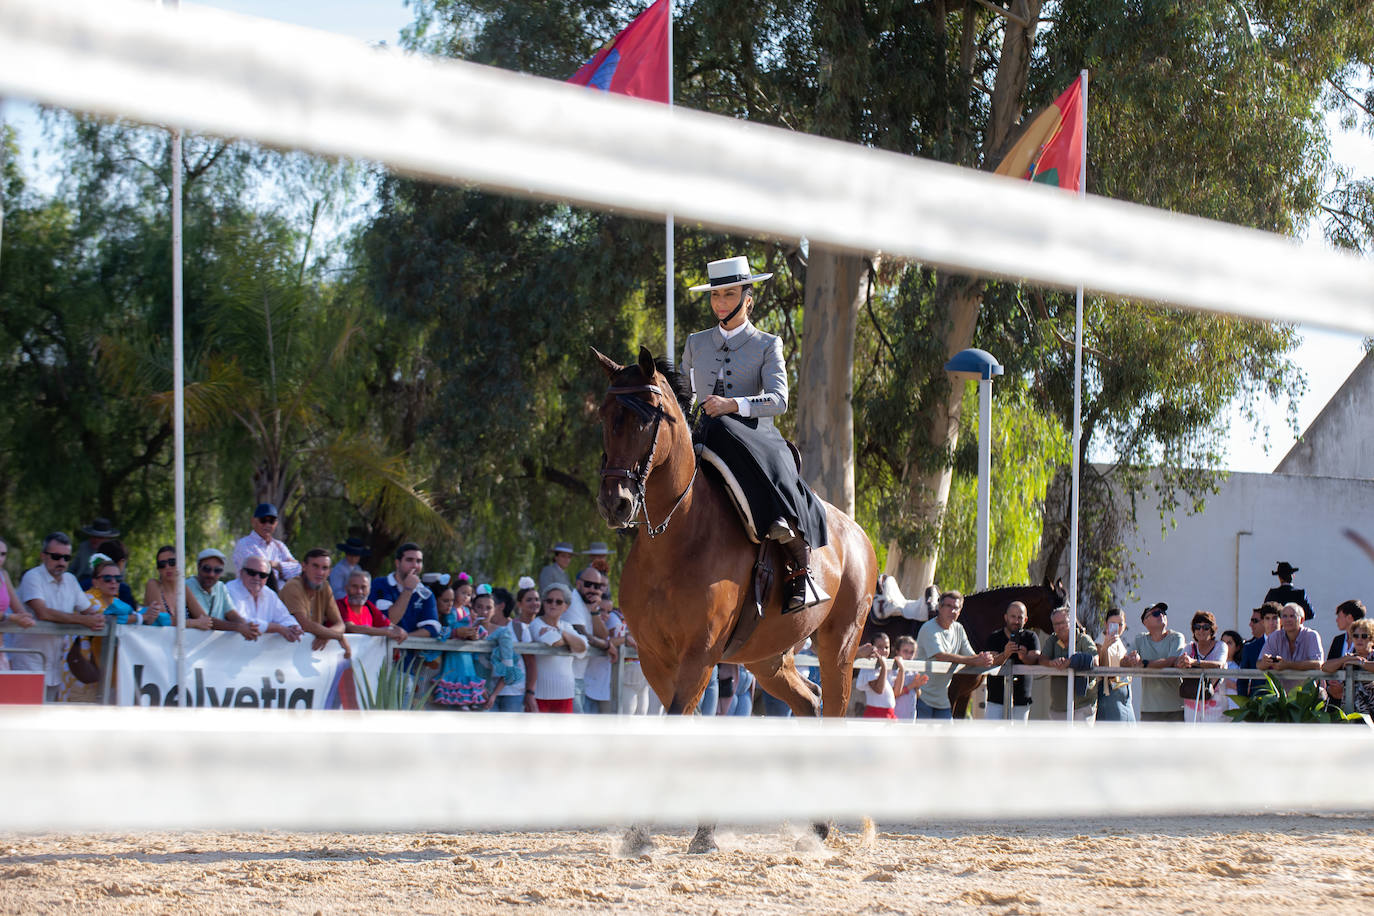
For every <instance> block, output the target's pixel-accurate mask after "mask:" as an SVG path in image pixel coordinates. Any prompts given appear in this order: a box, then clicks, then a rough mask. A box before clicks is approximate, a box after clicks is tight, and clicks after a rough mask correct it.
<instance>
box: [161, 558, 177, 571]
mask: <svg viewBox="0 0 1374 916" xmlns="http://www.w3.org/2000/svg"><path fill="white" fill-rule="evenodd" d="M176 565H177V558H176V557H172V558H171V559H170V560H158V561H157V568H158V569H171V568H172V567H173V566H176Z"/></svg>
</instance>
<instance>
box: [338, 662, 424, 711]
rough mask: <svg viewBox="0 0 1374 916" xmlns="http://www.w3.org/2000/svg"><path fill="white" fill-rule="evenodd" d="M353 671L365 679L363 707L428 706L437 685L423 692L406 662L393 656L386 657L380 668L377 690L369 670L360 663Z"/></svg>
mask: <svg viewBox="0 0 1374 916" xmlns="http://www.w3.org/2000/svg"><path fill="white" fill-rule="evenodd" d="M353 670H354V671H355V672H357V674H358V675H359V676H360V677H361V678H362V688H363V689H362V691H361V692H360V696H359V699H360V700H361V701H362V707H363V709H378V710H381V709H391V710H396V709H399V710H416V709H424V708H425V706H426V705H428V703H429V701H430V698H432V697H433V696H434V685H433V684H431V685H430V686H429V687H428V688H426V689H425V690H424V691H423V692H420V691H417V690H416V685H417V679H416V678H415V677H413V676H412V675H411V674H410V673H408V672H407V671H406V666H405V663H404V662H397V661H393V660H392V659H391V658H386V659H384V660H383V661H382V664H381V666H380V667H379V668H378V669H377V689H376V690H375V691H374V690H373V689H372V682H371V680H369V678H368V676H367V671H366V669H364V668H363V667H362V666H361V665H357V666H354V669H353Z"/></svg>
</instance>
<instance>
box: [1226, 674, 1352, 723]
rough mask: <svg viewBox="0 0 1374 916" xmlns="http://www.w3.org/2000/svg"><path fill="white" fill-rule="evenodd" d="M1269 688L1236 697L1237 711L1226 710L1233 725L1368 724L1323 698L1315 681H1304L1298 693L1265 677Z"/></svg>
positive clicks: (1297, 690) (1271, 678)
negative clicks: (1272, 723)
mask: <svg viewBox="0 0 1374 916" xmlns="http://www.w3.org/2000/svg"><path fill="white" fill-rule="evenodd" d="M1264 679H1265V681H1266V682H1268V685H1269V686H1268V689H1260V690H1259V691H1257V692H1255V693H1253V694H1251V695H1250V696H1248V697H1246V696H1237V697H1235V701H1236V708H1235V709H1228V710H1226V715H1227V716H1229V717H1230V718H1231V720H1232V721H1233V722H1319V723H1335V722H1351V723H1354V724H1357V725H1367V724H1369V719H1368V718H1367V717H1365V716H1363V715H1361V714H1360V713H1355V712H1345V711H1344V710H1342V709H1341V708H1340V707H1339V706H1337V705H1335V704H1334V703H1328V702H1326V700H1324V699H1323V698H1322V693H1321V690H1320V689H1319V688H1318V686H1317V682H1316V681H1315V680H1309V681H1303V682H1302V684H1301V685H1300V686H1299V687H1298V689H1296V690H1292V691H1288V690H1284V688H1283V685H1282V684H1281V683H1280V682H1279V681H1276V680H1274V678H1273V677H1271V676H1270V675H1268V674H1266V675H1265V676H1264Z"/></svg>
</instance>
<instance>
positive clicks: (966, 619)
mask: <svg viewBox="0 0 1374 916" xmlns="http://www.w3.org/2000/svg"><path fill="white" fill-rule="evenodd" d="M880 591H881V589H880ZM876 600H877V599H875V603H876ZM1013 601H1020V602H1021V603H1022V604H1024V605H1025V606H1026V612H1027V614H1028V615H1029V616H1028V618H1027V621H1026V626H1028V627H1032V628H1034V629H1036V630H1040V631H1041V632H1044V633H1052V632H1054V627H1053V626H1051V624H1050V612H1051V611H1053V610H1054V609H1055V608H1057V607H1063V606H1064V605H1066V604H1068V592H1067V591H1066V590H1065V588H1064V580H1063V579H1058V580H1056V581H1054V582H1053V583H1051V582H1050V580H1049V577H1048V576H1046V577H1045V581H1044V582H1042V583H1041V584H1040V585H1009V586H1006V587H1005V588H993V589H989V590H987V591H985V592H975V593H973V594H972V595H967V596H965V597H964V608H963V610H962V611H961V612H960V613H959V622H960V623H961V624H963V625H964V630H965V631H966V632H967V633H968V638H969V642H971V643H973V650H974V651H975V652H981V651H983V649H984V648H985V647H986V646H987V642H988V637H989V636H991V635H992V633H993V632H994V631H996V630H997V629H998V628H1000V627H1001V626H1002V625H1003V615H1005V614H1006V612H1007V605H1009V604H1011V603H1012V602H1013ZM912 603H913V604H914V603H915V602H912ZM930 604H931V606H930V610H929V614H930V617H931V619H934V617H935V608H934V602H931V603H930ZM929 622H930V621H929V620H910V619H908V618H906V617H902V616H896V617H888V618H886V619H884V620H878V619H877V618H875V616H874V615H873V614H872V613H871V612H870V613H869V615H868V621H867V622H866V623H865V625H864V632H863V641H864V642H865V643H870V642H872V641H873V637H874V636H876V635H878V634H879V633H885V634H887V638H888V640H889V641H890V642H891V643H892V646H893V650H894V651H893V654H894V655H895V654H896V651H895V650H896V645H897V637H899V636H910V637H911V638H912V639H915V638H916V634H917V633H918V632H920V629H921V627H922V626H923V625H925V624H926V623H929ZM982 683H983V675H981V674H977V675H975V674H956V675H955V676H954V679H953V680H952V681H950V685H949V702H950V706H951V707H952V708H953V710H954V717H955V718H956V719H961V718H963V717H964V716H965V715H967V714H968V702H969V697H971V696H972V695H973V691H975V690H977V689H978V687H979V686H981V685H982Z"/></svg>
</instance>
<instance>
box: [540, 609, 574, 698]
mask: <svg viewBox="0 0 1374 916" xmlns="http://www.w3.org/2000/svg"><path fill="white" fill-rule="evenodd" d="M530 631H531V635H532V636H533V637H534V641H535V642H542V643H543V644H544V645H546V646H551V645H553V644H554V643H556V642H558V640H559V639H561V638H563V637H565V636H567V635H568V634H569V633H571V634H572V635H573V636H576V637H578V638H579V639H580V638H581V634H579V633H578V632H577V631H576V630H574V629H573V628H572V624H570V623H568V620H567V616H566V614H565V615H564V616H563V617H562V618H560V619H559V621H558V626H557V627H554V626H551V625H550V624H549V622H548V621H546V620H545V619H544V618H542V617H536V618H534V620H533V621H532V622H531V623H530ZM569 651H571V650H569ZM586 657H587V650H586V649H585V648H584V649H583V650H582V651H581V652H573V654H572V655H571V656H568V655H541V656H539V672H538V677H537V678H535V682H534V698H535V699H536V700H569V699H572V698H573V697H574V696H576V694H577V683H576V681H575V680H574V679H573V662H574V661H576V660H577V659H585V658H586Z"/></svg>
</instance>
